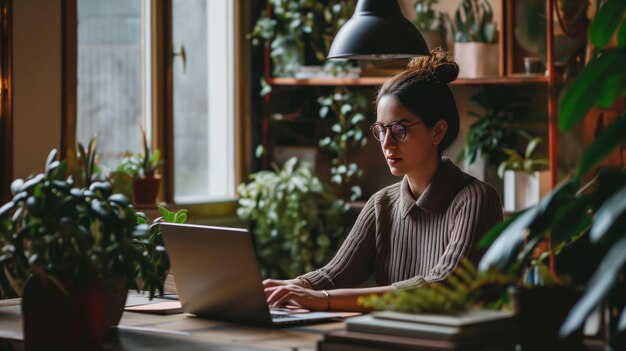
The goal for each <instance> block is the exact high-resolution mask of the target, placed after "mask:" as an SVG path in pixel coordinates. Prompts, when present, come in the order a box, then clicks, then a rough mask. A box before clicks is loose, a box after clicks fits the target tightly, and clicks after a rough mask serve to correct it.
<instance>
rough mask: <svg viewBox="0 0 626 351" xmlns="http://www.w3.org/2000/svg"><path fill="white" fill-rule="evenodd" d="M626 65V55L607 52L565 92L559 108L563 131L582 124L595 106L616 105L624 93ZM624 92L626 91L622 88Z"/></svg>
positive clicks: (580, 74)
mask: <svg viewBox="0 0 626 351" xmlns="http://www.w3.org/2000/svg"><path fill="white" fill-rule="evenodd" d="M625 83H626V65H624V55H623V54H622V53H620V52H617V51H611V52H605V53H603V54H602V56H600V57H599V58H598V59H595V60H592V61H591V62H590V63H589V64H588V65H587V66H586V67H585V68H584V69H583V70H582V71H581V72H580V73H579V75H578V77H577V78H576V80H575V81H574V83H573V84H572V85H571V86H570V87H569V88H568V89H567V90H566V91H565V95H564V97H563V100H562V102H561V106H560V108H559V111H560V112H559V127H560V128H561V130H563V131H566V130H569V129H571V128H572V127H573V126H574V125H575V124H576V123H578V122H579V121H580V120H581V119H583V117H585V115H586V114H587V112H588V111H589V109H590V108H591V107H593V106H594V105H599V103H600V102H602V104H603V105H606V103H607V101H608V100H610V101H614V100H615V98H617V97H618V96H619V95H620V94H624V89H620V86H621V85H623V84H625ZM622 88H623V87H622Z"/></svg>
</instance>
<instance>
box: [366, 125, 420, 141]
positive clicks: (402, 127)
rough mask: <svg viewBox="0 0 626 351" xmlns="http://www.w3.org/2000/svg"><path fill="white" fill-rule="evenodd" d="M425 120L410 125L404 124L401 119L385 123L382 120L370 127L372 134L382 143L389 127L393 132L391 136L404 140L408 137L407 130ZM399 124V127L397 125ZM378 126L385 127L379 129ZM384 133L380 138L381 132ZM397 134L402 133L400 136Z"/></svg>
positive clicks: (397, 139)
mask: <svg viewBox="0 0 626 351" xmlns="http://www.w3.org/2000/svg"><path fill="white" fill-rule="evenodd" d="M423 122H424V121H417V122H414V123H411V124H408V125H404V124H402V122H400V121H395V122H393V123H390V124H387V125H384V124H382V123H380V122H376V123H374V124H372V126H371V127H370V130H371V131H372V135H373V136H374V139H376V140H378V141H380V142H381V143H382V142H383V141H384V140H385V137H386V136H387V129H389V131H390V132H391V137H392V138H393V139H394V140H396V141H402V140H404V139H405V138H406V130H407V129H409V128H411V127H413V126H414V125H416V124H420V123H423ZM396 126H399V127H396ZM378 127H383V129H380V130H377V128H378ZM394 127H395V128H400V129H396V130H394V129H393V128H394ZM381 133H382V134H383V137H382V139H381V138H380V134H381ZM397 134H400V135H401V136H398V135H397Z"/></svg>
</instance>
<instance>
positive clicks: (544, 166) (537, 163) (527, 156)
mask: <svg viewBox="0 0 626 351" xmlns="http://www.w3.org/2000/svg"><path fill="white" fill-rule="evenodd" d="M542 140H543V139H541V138H532V139H530V141H528V144H527V145H526V150H525V151H524V155H522V154H520V153H519V152H518V151H517V150H515V149H509V148H503V151H504V152H505V153H506V154H507V155H508V156H509V158H508V159H506V160H504V161H502V163H500V165H499V166H498V175H499V176H500V178H503V177H504V172H505V171H520V172H525V173H528V174H531V173H533V172H541V171H546V170H548V168H549V167H550V163H549V162H548V159H546V158H533V153H534V152H535V149H536V148H537V145H538V144H539V143H541V141H542Z"/></svg>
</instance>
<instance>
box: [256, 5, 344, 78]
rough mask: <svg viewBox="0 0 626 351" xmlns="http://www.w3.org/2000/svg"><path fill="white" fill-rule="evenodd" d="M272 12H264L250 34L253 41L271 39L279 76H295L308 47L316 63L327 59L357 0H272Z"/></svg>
mask: <svg viewBox="0 0 626 351" xmlns="http://www.w3.org/2000/svg"><path fill="white" fill-rule="evenodd" d="M268 1H269V2H270V6H271V15H270V14H268V13H266V12H263V13H262V14H261V16H260V17H259V19H258V20H257V22H256V24H255V26H254V29H253V30H252V33H250V34H249V35H248V38H249V39H251V40H252V44H253V45H259V44H260V43H261V41H262V40H264V41H267V42H270V57H271V59H272V62H273V74H274V75H275V76H293V75H294V74H295V72H296V71H297V70H298V69H299V68H300V66H301V65H303V64H304V63H305V61H306V57H305V56H306V52H305V49H307V48H308V49H310V50H311V51H312V53H313V57H314V59H315V61H316V62H315V63H317V64H319V63H323V62H324V61H326V54H327V53H328V50H329V48H330V44H331V42H332V39H333V37H334V35H335V33H337V31H338V30H339V28H341V26H342V25H343V24H344V23H345V22H346V21H347V20H348V19H349V18H350V16H351V15H352V13H353V12H354V6H355V3H354V1H349V0H328V1H324V2H320V1H298V0H268Z"/></svg>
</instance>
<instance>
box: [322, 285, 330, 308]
mask: <svg viewBox="0 0 626 351" xmlns="http://www.w3.org/2000/svg"><path fill="white" fill-rule="evenodd" d="M322 292H323V293H324V295H326V302H327V306H326V311H330V294H329V293H328V291H326V290H322Z"/></svg>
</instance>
